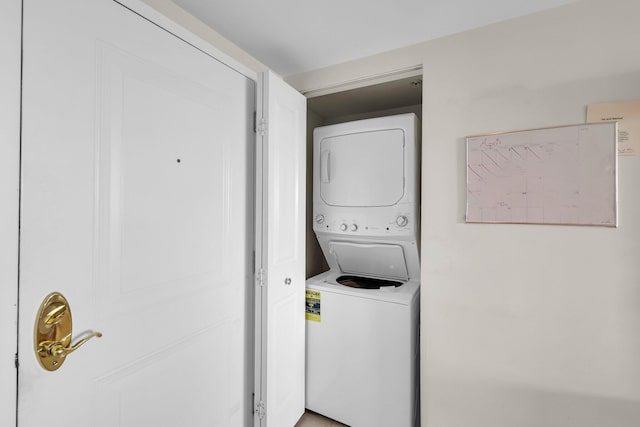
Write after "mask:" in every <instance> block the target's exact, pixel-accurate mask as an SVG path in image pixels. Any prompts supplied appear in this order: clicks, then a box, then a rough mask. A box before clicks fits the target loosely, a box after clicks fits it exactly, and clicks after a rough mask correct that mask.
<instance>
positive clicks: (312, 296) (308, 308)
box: [304, 289, 320, 322]
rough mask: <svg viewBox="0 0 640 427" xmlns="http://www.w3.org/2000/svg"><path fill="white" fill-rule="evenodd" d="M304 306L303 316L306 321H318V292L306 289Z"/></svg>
mask: <svg viewBox="0 0 640 427" xmlns="http://www.w3.org/2000/svg"><path fill="white" fill-rule="evenodd" d="M305 296H306V304H305V307H304V311H305V313H304V316H305V318H306V319H307V320H312V321H314V322H319V321H320V292H319V291H313V290H311V289H306V292H305Z"/></svg>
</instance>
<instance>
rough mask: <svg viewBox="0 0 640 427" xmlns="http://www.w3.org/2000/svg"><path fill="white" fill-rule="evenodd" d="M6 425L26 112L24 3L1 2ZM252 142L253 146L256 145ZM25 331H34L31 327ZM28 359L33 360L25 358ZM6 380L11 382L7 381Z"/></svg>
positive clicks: (230, 61)
mask: <svg viewBox="0 0 640 427" xmlns="http://www.w3.org/2000/svg"><path fill="white" fill-rule="evenodd" d="M111 1H114V2H116V3H119V4H120V5H122V6H123V7H125V8H127V9H129V10H131V11H132V13H135V14H137V15H139V16H141V17H142V18H144V19H146V20H147V21H149V22H151V23H153V24H155V25H157V26H158V27H160V28H162V29H164V30H165V31H167V32H169V33H171V34H173V35H174V36H175V37H177V38H179V39H181V40H182V41H184V42H185V43H187V44H189V45H191V46H193V47H194V48H195V49H198V50H200V51H201V52H203V53H205V54H207V55H209V56H210V57H211V58H213V59H215V60H216V61H218V62H220V63H222V64H224V65H226V66H227V67H229V68H231V69H232V70H234V71H236V72H238V73H239V74H241V75H243V76H245V77H247V78H248V79H249V80H252V81H254V82H255V84H256V87H257V81H258V72H257V71H255V70H252V69H250V68H248V67H247V66H245V65H243V64H241V63H240V62H239V61H237V60H236V59H234V58H233V57H231V56H230V55H228V54H226V53H224V52H222V51H221V50H219V49H218V48H216V47H215V46H213V45H212V44H211V43H210V42H208V41H206V40H204V39H203V38H201V37H199V36H197V35H195V34H194V33H192V32H191V31H189V30H188V29H186V28H185V27H183V26H181V25H180V24H178V23H176V22H175V21H173V20H171V19H170V18H169V17H167V16H165V15H163V14H162V13H160V12H159V11H157V10H156V9H154V8H152V7H151V6H149V5H148V4H145V3H143V1H142V0H111ZM0 17H1V24H2V25H0V36H1V37H0V55H1V56H2V58H3V65H2V67H0V93H3V96H2V97H0V140H1V141H2V143H0V182H1V183H2V186H1V187H0V236H2V238H0V339H2V342H3V344H4V345H3V347H2V350H1V351H0V378H3V381H0V425H7V426H16V425H17V422H18V420H17V393H18V382H17V381H18V375H17V374H18V369H17V360H18V359H17V357H18V303H19V301H18V290H19V276H18V271H19V244H20V236H19V229H20V164H21V158H20V151H21V125H22V124H21V111H22V105H21V101H22V93H21V85H22V52H21V50H22V0H10V1H3V2H0ZM253 143H254V141H253V140H252V141H251V142H250V144H253ZM23 327H25V328H27V329H30V328H31V325H24V326H23ZM22 357H29V355H23V356H22ZM5 379H6V380H5Z"/></svg>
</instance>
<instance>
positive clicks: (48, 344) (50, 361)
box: [34, 292, 102, 371]
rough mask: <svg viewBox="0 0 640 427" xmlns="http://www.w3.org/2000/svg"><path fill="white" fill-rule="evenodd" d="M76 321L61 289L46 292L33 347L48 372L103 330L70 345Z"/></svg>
mask: <svg viewBox="0 0 640 427" xmlns="http://www.w3.org/2000/svg"><path fill="white" fill-rule="evenodd" d="M72 333H73V320H72V318H71V308H70V307H69V303H68V301H67V299H66V298H65V297H64V296H63V295H62V294H61V293H59V292H52V293H50V294H49V295H47V296H46V297H45V299H44V301H42V304H40V309H39V310H38V316H37V317H36V323H35V328H34V350H35V353H36V358H37V359H38V362H40V366H42V367H43V368H44V369H46V370H47V371H55V370H57V369H58V368H60V366H62V364H63V363H64V361H65V359H66V356H67V355H68V354H70V353H72V352H74V351H75V350H76V349H77V348H78V347H80V346H81V345H83V344H84V343H86V342H87V341H88V340H90V339H91V338H93V337H98V338H99V337H101V336H102V334H101V333H100V332H90V333H89V334H88V335H85V336H84V337H83V338H82V339H80V340H79V341H78V342H76V343H75V344H71V335H72Z"/></svg>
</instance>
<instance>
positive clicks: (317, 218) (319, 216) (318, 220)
mask: <svg viewBox="0 0 640 427" xmlns="http://www.w3.org/2000/svg"><path fill="white" fill-rule="evenodd" d="M316 222H317V223H318V224H322V223H323V222H324V215H322V214H318V215H316Z"/></svg>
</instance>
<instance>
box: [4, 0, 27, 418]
mask: <svg viewBox="0 0 640 427" xmlns="http://www.w3.org/2000/svg"><path fill="white" fill-rule="evenodd" d="M21 15H22V2H21V1H20V0H12V1H4V2H1V3H0V21H2V22H1V23H0V56H1V57H2V58H3V64H2V67H0V93H2V94H3V96H2V97H0V141H2V142H1V143H0V182H1V183H2V186H1V187H0V236H2V238H0V339H1V342H2V343H3V346H2V350H1V351H0V360H1V361H2V363H0V378H2V379H3V380H2V381H0V425H15V423H16V391H17V389H16V386H17V382H16V381H17V369H16V367H15V363H14V360H15V357H16V353H17V348H18V347H17V330H18V329H17V319H18V310H17V302H18V243H19V241H18V229H19V205H20V202H19V186H20V111H21V106H20V83H21V64H20V62H21V52H20V50H21V38H22V35H21V32H22V23H21ZM5 379H6V380H5Z"/></svg>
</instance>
